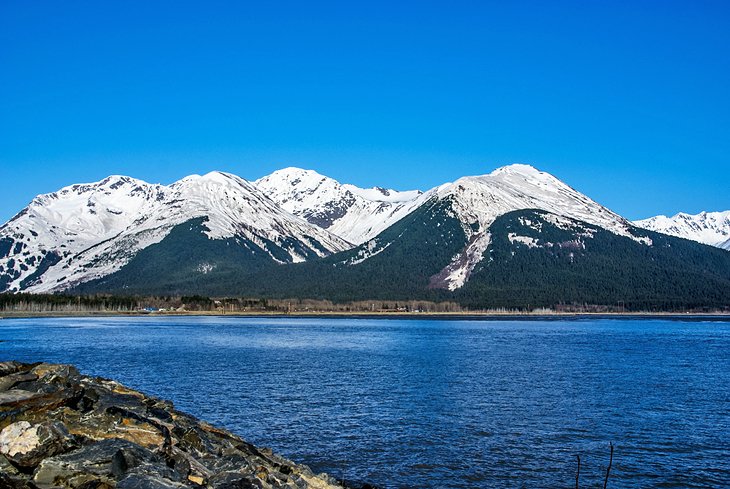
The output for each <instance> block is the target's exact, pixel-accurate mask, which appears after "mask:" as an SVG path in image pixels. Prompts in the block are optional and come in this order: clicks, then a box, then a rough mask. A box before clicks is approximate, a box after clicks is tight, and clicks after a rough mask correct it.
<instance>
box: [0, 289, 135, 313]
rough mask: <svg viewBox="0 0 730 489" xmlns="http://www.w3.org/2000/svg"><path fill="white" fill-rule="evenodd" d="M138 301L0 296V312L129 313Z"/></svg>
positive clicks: (28, 295)
mask: <svg viewBox="0 0 730 489" xmlns="http://www.w3.org/2000/svg"><path fill="white" fill-rule="evenodd" d="M138 308H139V299H138V298H134V297H123V296H115V295H86V296H82V295H77V296H74V295H62V294H26V293H20V294H8V293H5V294H0V311H2V312H96V311H117V312H130V311H134V310H136V309H138Z"/></svg>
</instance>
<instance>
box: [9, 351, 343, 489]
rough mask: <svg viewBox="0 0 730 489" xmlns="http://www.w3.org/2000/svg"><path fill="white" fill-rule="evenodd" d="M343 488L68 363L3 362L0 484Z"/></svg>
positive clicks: (29, 488)
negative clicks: (82, 372) (86, 373)
mask: <svg viewBox="0 0 730 489" xmlns="http://www.w3.org/2000/svg"><path fill="white" fill-rule="evenodd" d="M6 487H7V488H16V489H21V488H22V489H35V488H40V489H44V488H80V489H81V488H83V489H93V488H103V489H106V488H113V487H116V488H119V489H168V488H170V489H172V488H184V487H188V488H200V487H207V488H215V489H244V488H292V489H294V488H315V489H336V488H340V487H342V486H340V485H339V484H337V482H336V481H335V480H334V479H332V478H330V477H329V476H327V475H326V474H321V475H315V474H313V473H312V472H311V471H310V470H309V469H308V468H307V467H305V466H302V465H297V464H295V463H293V462H290V461H289V460H286V459H284V458H282V457H279V456H277V455H275V454H273V453H272V452H271V451H270V450H267V449H259V448H257V447H255V446H253V445H251V444H250V443H247V442H246V441H244V440H242V439H241V438H239V437H237V436H235V435H233V434H231V433H229V432H227V431H224V430H221V429H218V428H215V427H213V426H211V425H209V424H207V423H205V422H201V421H199V420H197V419H195V418H194V417H192V416H190V415H188V414H185V413H181V412H179V411H176V410H175V409H174V408H173V405H172V403H170V402H168V401H163V400H160V399H156V398H154V397H149V396H146V395H144V394H142V393H140V392H137V391H134V390H131V389H128V388H126V387H124V386H122V385H121V384H119V383H117V382H114V381H111V380H107V379H102V378H91V377H87V376H84V375H81V374H80V373H79V372H78V370H76V368H74V367H72V366H69V365H51V364H45V363H41V364H23V363H18V362H2V363H0V488H6Z"/></svg>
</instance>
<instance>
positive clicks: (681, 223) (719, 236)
mask: <svg viewBox="0 0 730 489" xmlns="http://www.w3.org/2000/svg"><path fill="white" fill-rule="evenodd" d="M634 224H635V225H636V226H638V227H641V228H645V229H650V230H652V231H657V232H659V233H664V234H669V235H672V236H678V237H680V238H685V239H691V240H692V241H697V242H699V243H704V244H708V245H711V246H716V247H718V248H723V249H726V250H730V211H724V212H700V213H699V214H695V215H691V214H685V213H683V212H680V213H679V214H676V215H674V216H672V217H667V216H655V217H650V218H648V219H642V220H640V221H635V222H634Z"/></svg>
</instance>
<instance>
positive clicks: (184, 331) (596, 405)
mask: <svg viewBox="0 0 730 489" xmlns="http://www.w3.org/2000/svg"><path fill="white" fill-rule="evenodd" d="M0 339H2V340H5V341H4V342H2V343H0V359H3V360H7V359H18V360H24V361H40V360H44V361H50V362H63V363H73V364H75V365H77V366H78V367H79V368H80V369H81V370H82V372H84V373H86V374H91V375H100V376H105V377H111V378H114V379H117V380H119V381H121V382H123V383H125V384H127V385H129V386H131V387H134V388H137V389H139V390H142V391H145V392H147V393H150V394H153V395H156V396H159V397H162V398H165V399H171V400H173V401H174V402H175V405H176V407H177V408H178V409H181V410H184V411H187V412H190V413H192V414H194V415H196V416H198V417H200V418H202V419H205V420H207V421H210V422H212V423H214V424H218V425H222V426H224V427H226V428H228V429H230V430H231V431H234V432H236V433H237V434H239V435H241V436H243V437H244V438H246V439H247V440H249V441H251V442H253V443H255V444H257V445H260V446H268V447H271V448H273V449H274V450H275V451H277V452H279V453H281V454H283V455H285V456H287V457H288V458H292V459H294V460H295V461H297V462H300V463H305V464H307V465H310V466H311V467H312V468H313V469H314V470H315V471H327V472H329V473H331V474H332V475H334V476H336V477H338V478H339V477H342V476H344V477H345V478H347V479H351V480H359V481H369V482H370V483H374V484H378V485H380V486H382V487H387V488H391V487H392V488H401V487H403V488H405V487H432V488H468V487H474V488H482V487H496V488H499V487H528V488H544V487H574V485H575V469H576V460H575V455H576V454H580V456H581V459H582V467H581V487H584V488H588V487H603V477H604V476H605V470H606V466H607V464H608V458H609V442H613V443H614V444H615V447H616V448H615V454H614V460H613V467H612V471H611V478H610V480H609V487H622V488H639V487H667V488H669V487H677V488H679V487H681V488H692V487H707V488H719V487H730V322H717V321H706V322H690V321H687V322H683V321H666V320H618V319H610V320H545V321H440V320H423V321H422V320H362V319H272V318H245V319H244V318H202V317H194V318H177V317H175V318H164V317H163V318H149V317H144V318H104V319H99V318H89V319H22V320H12V319H4V320H2V321H0Z"/></svg>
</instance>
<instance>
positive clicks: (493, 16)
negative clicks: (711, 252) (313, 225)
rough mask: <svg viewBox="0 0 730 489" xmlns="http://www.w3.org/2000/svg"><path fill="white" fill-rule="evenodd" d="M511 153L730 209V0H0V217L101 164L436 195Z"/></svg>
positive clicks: (662, 197) (627, 198)
mask: <svg viewBox="0 0 730 489" xmlns="http://www.w3.org/2000/svg"><path fill="white" fill-rule="evenodd" d="M514 162H523V163H530V164H533V165H535V166H537V167H538V168H540V169H543V170H545V171H549V172H551V173H553V174H554V175H556V176H557V177H559V178H561V179H562V180H564V181H566V182H567V183H568V184H570V185H572V186H573V187H575V188H577V189H579V190H581V191H583V192H585V193H587V194H588V195H589V196H590V197H592V198H594V199H595V200H598V201H599V202H601V203H603V204H604V205H607V206H608V207H610V208H611V209H613V210H615V211H617V212H619V213H621V214H623V215H625V216H626V217H628V218H632V219H634V218H641V217H647V216H650V215H654V214H660V213H663V214H673V213H676V212H678V211H687V212H692V213H694V212H699V211H701V210H724V209H729V208H730V184H729V182H730V2H726V1H717V2H705V1H684V2H672V1H655V2H642V1H613V2H609V1H605V2H604V1H600V2H599V1H575V2H568V1H564V2H561V1H551V2H547V1H534V2H527V1H525V2H521V1H514V2H507V1H502V2H487V1H474V2H454V1H449V2H426V1H422V2H413V3H409V2H392V1H388V2H377V1H367V2H332V3H321V2H279V1H271V2H264V1H262V2H246V1H240V2H238V1H231V2H215V1H205V2H203V1H200V2H184V1H175V2H169V3H168V2H161V1H155V2H148V1H142V2H133V1H132V2H129V1H124V2H122V1H119V2H112V1H109V2H107V1H104V2H98V1H89V2H85V3H79V2H73V1H62V2H59V1H48V2H45V1H32V2H28V1H24V0H22V1H21V0H19V1H11V0H3V1H2V2H0V177H1V179H2V184H3V187H2V192H0V221H2V222H4V221H5V220H7V219H8V218H10V217H11V216H12V215H13V214H14V213H15V212H17V211H18V210H20V209H21V208H22V207H23V206H25V205H26V204H27V203H28V201H30V199H31V198H33V196H35V195H36V194H39V193H45V192H50V191H53V190H56V189H58V188H60V187H61V186H64V185H68V184H71V183H77V182H86V181H95V180H99V179H102V178H103V177H105V176H107V175H109V174H127V175H131V176H134V177H137V178H141V179H143V180H147V181H150V182H159V183H171V182H172V181H174V180H177V179H179V178H181V177H183V176H185V175H188V174H191V173H205V172H207V171H210V170H214V169H219V170H225V171H230V172H233V173H236V174H238V175H240V176H242V177H244V178H249V179H255V178H258V177H260V176H262V175H264V174H267V173H269V172H271V171H273V170H275V169H277V168H281V167H284V166H291V165H294V166H301V167H305V168H312V169H315V170H317V171H319V172H320V173H324V174H326V175H329V176H332V177H334V178H337V179H338V180H340V181H343V182H350V183H354V184H357V185H360V186H373V185H382V186H388V187H393V188H398V189H407V188H421V189H427V188H430V187H432V186H434V185H437V184H440V183H443V182H445V181H452V180H454V179H456V178H458V177H460V176H463V175H474V174H482V173H487V172H489V171H491V170H492V169H494V168H496V167H498V166H502V165H505V164H509V163H514Z"/></svg>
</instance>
